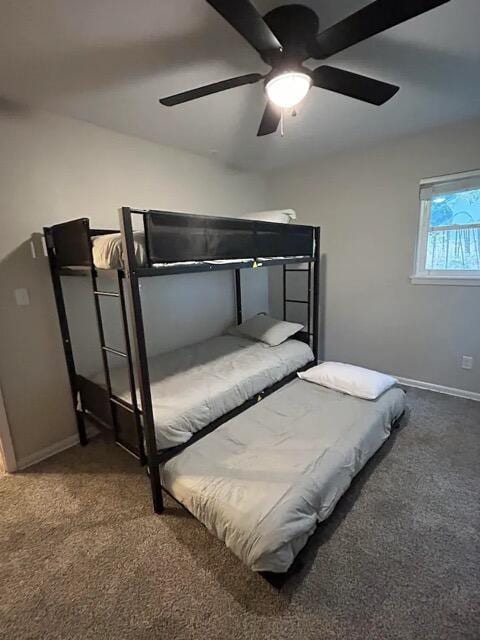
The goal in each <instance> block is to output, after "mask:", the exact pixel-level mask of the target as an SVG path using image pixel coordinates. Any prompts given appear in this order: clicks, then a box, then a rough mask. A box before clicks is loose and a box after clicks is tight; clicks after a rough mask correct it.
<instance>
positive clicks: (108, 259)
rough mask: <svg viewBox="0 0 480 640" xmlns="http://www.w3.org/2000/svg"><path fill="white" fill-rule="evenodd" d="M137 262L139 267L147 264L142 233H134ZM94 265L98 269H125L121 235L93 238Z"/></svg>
mask: <svg viewBox="0 0 480 640" xmlns="http://www.w3.org/2000/svg"><path fill="white" fill-rule="evenodd" d="M133 246H134V248H135V260H136V263H137V265H138V266H139V267H143V266H144V265H146V264H147V253H146V251H145V234H144V233H143V232H141V231H135V232H134V233H133ZM92 257H93V264H94V265H95V267H96V268H97V269H123V268H124V266H125V262H124V260H123V245H122V234H121V233H105V234H102V235H98V236H92Z"/></svg>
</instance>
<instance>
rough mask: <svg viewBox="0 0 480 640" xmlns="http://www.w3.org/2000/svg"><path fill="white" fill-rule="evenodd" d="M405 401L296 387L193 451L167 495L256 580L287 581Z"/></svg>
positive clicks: (168, 470)
mask: <svg viewBox="0 0 480 640" xmlns="http://www.w3.org/2000/svg"><path fill="white" fill-rule="evenodd" d="M404 406H405V394H404V392H403V391H402V390H401V389H399V388H392V389H389V390H388V391H386V392H385V393H384V394H383V395H382V396H381V397H380V398H378V399H377V400H375V401H370V400H361V399H359V398H354V397H351V396H348V395H345V394H342V393H339V392H336V391H331V390H329V389H326V388H324V387H320V386H318V385H315V384H312V383H309V382H305V381H302V380H299V379H297V380H295V381H293V382H291V383H289V384H287V385H286V386H285V387H283V388H281V389H280V390H278V391H276V392H275V393H273V394H272V395H270V396H268V397H267V398H265V399H264V400H262V402H260V403H258V404H256V405H254V406H253V407H251V408H250V409H248V410H246V411H244V412H243V413H241V414H240V415H238V416H236V417H235V418H233V419H231V420H229V421H228V422H227V423H225V424H224V425H222V426H221V427H219V428H218V429H217V430H216V431H214V432H212V433H210V434H209V435H207V436H206V437H205V438H203V439H201V440H199V441H198V442H196V443H195V444H193V445H192V446H190V447H188V448H187V449H185V450H184V451H183V452H181V453H180V454H179V455H177V456H176V457H174V458H172V459H171V460H169V461H168V462H167V463H165V465H164V466H163V468H162V484H163V486H164V487H165V488H166V489H167V490H168V491H169V492H170V493H171V494H172V495H173V496H174V497H175V498H176V499H177V500H178V501H179V502H181V503H182V504H183V505H184V506H185V507H186V508H187V509H188V510H189V511H190V512H191V513H192V514H193V515H194V516H195V517H196V518H198V520H200V522H202V523H203V524H204V525H205V526H206V527H207V528H208V529H209V530H210V531H211V532H212V533H214V534H215V535H216V536H218V538H220V539H221V540H222V541H223V542H225V544H226V545H227V547H229V548H230V549H231V550H232V551H233V552H234V553H235V554H236V555H237V556H238V557H239V558H240V559H241V560H242V561H243V562H244V563H245V564H246V565H247V566H249V567H250V568H251V569H253V570H255V571H272V572H284V571H287V569H288V568H289V566H290V565H291V563H292V561H293V559H294V558H295V556H296V554H297V553H298V552H299V551H300V549H301V548H302V547H303V546H304V545H305V543H306V542H307V540H308V538H309V536H310V535H311V534H312V533H313V531H314V529H315V527H316V525H317V523H319V522H321V521H322V520H325V518H327V517H328V516H329V515H330V514H331V512H332V511H333V509H334V507H335V505H336V503H337V501H338V500H339V498H340V497H341V496H342V494H343V493H344V492H345V490H346V489H347V488H348V486H349V485H350V482H351V480H352V478H353V477H354V476H355V475H356V473H358V471H360V469H361V468H362V467H363V466H364V464H365V463H366V462H367V460H368V459H369V458H370V457H371V456H372V455H373V454H374V453H375V451H377V449H378V448H379V447H380V446H381V445H382V444H383V442H384V441H385V440H386V439H387V438H388V437H389V435H390V430H391V425H392V422H394V421H395V420H396V419H397V418H398V417H399V416H400V415H401V414H402V412H403V410H404Z"/></svg>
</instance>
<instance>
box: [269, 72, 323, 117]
mask: <svg viewBox="0 0 480 640" xmlns="http://www.w3.org/2000/svg"><path fill="white" fill-rule="evenodd" d="M311 85H312V79H311V78H310V76H308V75H307V74H306V73H300V72H298V71H289V72H287V73H282V74H281V75H279V76H275V77H274V78H272V79H271V80H269V81H268V82H267V85H266V87H265V89H266V91H267V96H268V97H269V99H270V100H271V101H272V102H273V103H274V104H276V105H277V106H278V107H284V108H288V107H294V106H295V105H296V104H298V103H299V102H301V101H302V100H303V99H304V98H305V96H306V95H307V93H308V92H309V90H310V87H311Z"/></svg>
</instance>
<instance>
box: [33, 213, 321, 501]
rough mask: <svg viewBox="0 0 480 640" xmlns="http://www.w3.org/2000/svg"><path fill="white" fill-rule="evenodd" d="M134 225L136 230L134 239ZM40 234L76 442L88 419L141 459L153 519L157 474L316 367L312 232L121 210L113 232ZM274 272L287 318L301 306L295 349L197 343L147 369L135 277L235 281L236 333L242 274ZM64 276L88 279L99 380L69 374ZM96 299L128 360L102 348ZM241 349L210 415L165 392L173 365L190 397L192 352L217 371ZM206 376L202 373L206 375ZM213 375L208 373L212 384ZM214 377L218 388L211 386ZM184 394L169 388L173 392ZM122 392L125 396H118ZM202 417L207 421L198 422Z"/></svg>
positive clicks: (65, 229)
mask: <svg viewBox="0 0 480 640" xmlns="http://www.w3.org/2000/svg"><path fill="white" fill-rule="evenodd" d="M134 224H135V227H136V229H138V227H140V230H135V231H134ZM44 234H45V242H46V247H47V254H48V258H49V263H50V271H51V276H52V282H53V289H54V294H55V300H56V304H57V310H58V316H59V321H60V329H61V333H62V338H63V346H64V351H65V357H66V362H67V368H68V374H69V380H70V386H71V393H72V400H73V404H74V409H75V414H76V419H77V427H78V432H79V438H80V442H81V443H82V444H86V443H87V435H86V429H85V418H88V419H89V420H92V421H93V422H95V423H96V424H97V425H98V426H100V427H101V428H107V429H110V430H113V433H114V437H115V440H116V442H117V443H118V444H119V445H121V446H122V447H124V448H125V449H127V450H128V451H129V452H130V453H132V454H133V455H135V456H136V457H138V458H139V459H140V462H141V464H144V465H145V464H146V466H147V470H148V474H149V477H150V483H151V489H152V499H153V504H154V510H155V512H157V513H161V512H162V510H163V499H162V489H161V483H160V471H159V465H161V464H163V463H164V462H165V461H166V460H168V459H170V458H171V457H173V456H175V455H177V454H178V453H179V452H180V451H181V450H182V449H183V448H184V447H186V446H190V445H191V444H193V443H194V442H196V441H197V440H198V439H200V438H203V437H204V436H205V435H207V434H208V433H210V432H211V431H213V430H215V429H216V428H217V427H218V426H220V425H221V424H223V423H224V422H226V421H227V420H229V419H230V418H231V417H233V415H236V414H237V413H239V412H240V411H243V410H245V409H246V408H247V407H249V406H251V405H252V404H254V403H255V402H258V401H259V400H260V399H262V398H264V397H266V396H267V395H269V394H270V393H272V392H273V391H275V390H276V389H278V388H280V387H281V386H283V385H284V384H286V383H288V382H289V381H290V380H292V379H293V378H294V376H295V375H296V372H297V371H298V370H300V369H302V368H304V367H305V366H309V364H311V363H316V362H317V360H318V306H319V299H318V294H319V292H318V289H319V250H320V229H319V228H314V227H309V226H305V225H286V224H280V223H275V222H264V221H259V220H249V219H238V218H224V217H216V216H215V217H214V216H202V215H191V214H185V213H172V212H165V211H153V210H140V209H132V208H129V207H124V208H122V210H121V211H120V231H118V230H115V229H94V228H91V227H90V223H89V220H88V218H80V219H77V220H71V221H68V222H65V223H61V224H56V225H54V226H52V227H45V228H44ZM272 265H282V268H283V294H284V295H283V299H284V301H283V309H284V316H285V317H286V315H287V307H288V305H289V304H295V305H298V304H302V305H306V317H307V322H306V327H305V330H303V331H301V332H299V333H298V334H296V335H295V336H294V339H293V340H289V341H287V343H285V344H282V345H279V347H274V348H269V349H263V350H262V349H261V347H259V346H258V345H257V344H254V343H251V344H250V345H248V346H247V344H246V341H245V340H242V338H240V337H234V336H222V337H219V338H217V339H214V340H213V342H210V344H207V345H193V346H191V347H188V348H186V349H184V350H183V352H182V350H178V351H177V352H173V353H171V354H163V356H162V357H160V358H151V359H150V361H149V358H148V354H147V346H146V339H145V329H144V320H143V313H142V305H141V297H140V281H141V279H142V278H152V277H162V276H165V275H175V274H184V273H201V272H214V271H223V270H229V271H232V272H233V274H234V283H235V301H236V321H237V324H240V323H241V322H242V318H243V312H242V279H241V270H242V269H258V268H262V267H264V266H272ZM291 270H294V271H296V272H297V273H301V274H303V276H304V277H305V278H306V283H307V287H306V291H307V295H306V299H305V300H296V299H294V298H288V297H287V295H286V290H287V283H288V274H289V272H290V271H291ZM104 273H108V274H109V276H110V277H112V278H114V280H115V281H116V289H115V291H111V290H108V291H105V290H102V289H100V288H99V275H100V274H104ZM63 277H88V278H89V279H90V281H91V285H92V293H93V298H94V305H95V313H96V319H97V324H98V334H99V339H100V348H101V355H102V363H103V375H102V380H103V381H102V380H100V378H95V377H94V378H93V379H92V378H91V377H86V376H84V375H80V374H79V373H77V371H76V368H75V359H74V355H73V348H72V343H71V337H70V330H69V326H68V319H67V312H66V307H65V298H64V292H63V290H62V278H63ZM124 285H125V286H124ZM103 296H107V297H109V296H115V297H117V298H118V299H119V301H120V308H121V320H122V325H123V334H124V343H125V351H119V350H118V349H115V348H112V347H111V346H109V345H108V344H107V343H106V339H105V335H106V332H105V327H104V321H103V318H102V309H101V304H100V299H101V298H102V297H103ZM242 342H243V343H244V344H242V347H244V348H242V349H240V364H239V366H237V367H227V368H226V369H227V370H228V371H230V374H229V375H227V376H226V378H225V376H224V379H223V380H222V381H221V383H220V384H217V386H216V388H214V389H213V392H214V395H213V396H212V395H210V396H209V397H208V400H209V402H207V403H206V404H207V405H208V407H209V411H203V412H202V411H199V408H200V409H201V408H202V397H201V396H202V394H201V393H198V392H197V394H196V400H195V401H192V402H191V403H190V405H189V403H188V402H187V394H186V393H185V394H181V392H180V393H178V392H177V395H176V396H175V394H174V393H172V385H171V383H169V378H171V375H169V374H171V373H172V371H175V367H176V366H178V364H179V363H182V366H180V368H183V369H187V373H186V374H185V377H184V380H183V382H184V383H185V386H186V387H187V388H188V386H189V383H190V387H191V386H192V385H193V386H195V385H198V384H199V383H200V380H199V378H198V376H197V377H196V378H195V377H193V378H192V377H191V376H190V378H189V375H188V367H185V366H184V364H185V360H190V364H191V365H192V366H191V367H190V369H192V370H194V369H195V367H194V366H193V365H194V364H195V351H197V358H200V359H202V358H203V356H204V354H205V352H210V353H213V356H214V357H213V358H212V360H213V361H214V362H217V363H218V357H216V356H218V355H219V354H221V355H222V356H223V357H224V358H226V360H227V362H230V363H231V357H233V355H231V356H229V352H231V353H232V354H234V353H236V352H238V351H239V349H238V346H239V343H242ZM109 355H114V356H117V357H120V358H123V359H124V361H125V366H124V367H123V368H121V369H112V368H111V367H110V365H109V359H108V357H109ZM232 371H233V372H234V374H235V375H233V374H232V373H231V372H232ZM239 372H240V373H239ZM205 373H206V372H205V368H204V369H203V370H202V377H203V376H204V375H205ZM216 373H218V372H215V371H213V372H212V378H213V377H214V376H215V374H216ZM215 377H216V380H217V382H218V380H219V376H218V375H216V376H215ZM170 382H171V381H170ZM181 386H182V385H181V384H178V381H177V385H176V387H177V389H178V388H179V387H181ZM207 386H208V385H207ZM113 388H115V390H116V393H114V392H113ZM118 388H120V389H123V391H124V392H123V393H122V391H120V392H118V391H117V389H118ZM197 391H198V389H197ZM209 393H210V394H211V393H212V385H210V389H209ZM152 396H154V397H153V398H152ZM162 397H163V399H164V400H165V398H169V400H170V405H175V404H176V405H177V408H179V405H180V404H181V405H182V407H181V408H179V410H178V411H177V412H176V413H175V415H173V416H172V415H171V412H170V415H169V418H168V420H167V422H166V420H165V418H166V413H165V412H163V413H160V415H157V416H156V415H155V414H156V411H155V401H156V400H157V399H158V398H160V403H161V398H162ZM163 404H164V403H163ZM212 407H214V408H213V409H212ZM157 413H158V412H157ZM199 413H203V418H202V419H200V420H199V419H198V414H199ZM167 414H168V412H167ZM156 418H157V419H156ZM185 422H187V423H188V422H190V428H186V429H185V428H184V429H183V430H182V429H179V428H178V425H179V424H185ZM193 422H195V424H194V425H193V424H192V423H193Z"/></svg>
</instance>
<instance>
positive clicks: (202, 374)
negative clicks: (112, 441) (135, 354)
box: [97, 335, 313, 449]
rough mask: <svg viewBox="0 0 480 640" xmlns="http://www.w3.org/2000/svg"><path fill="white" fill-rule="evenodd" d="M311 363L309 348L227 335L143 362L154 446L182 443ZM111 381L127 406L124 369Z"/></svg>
mask: <svg viewBox="0 0 480 640" xmlns="http://www.w3.org/2000/svg"><path fill="white" fill-rule="evenodd" d="M311 360H313V353H312V350H311V349H310V347H309V346H308V345H306V344H305V343H303V342H300V341H299V340H287V341H286V342H283V343H282V344H280V345H278V346H277V347H269V346H267V345H266V344H263V343H262V342H257V341H253V340H250V339H248V338H243V337H239V336H231V335H224V336H217V337H215V338H211V339H210V340H204V341H203V342H199V343H197V344H193V345H190V346H188V347H183V348H181V349H176V350H175V351H171V352H169V353H164V354H161V355H158V356H155V357H152V358H149V361H148V364H149V371H150V388H151V393H152V406H153V414H154V420H155V434H156V438H157V445H158V448H159V449H163V448H168V447H173V446H176V445H178V444H182V443H184V442H187V440H189V439H190V438H191V436H192V434H193V433H195V432H196V431H198V430H199V429H202V428H203V427H205V426H206V425H207V424H209V423H210V422H212V420H215V419H216V418H219V417H220V416H222V415H224V414H225V413H227V412H228V411H231V410H232V409H235V408H236V407H238V406H240V405H241V404H242V403H243V402H245V401H246V400H248V399H249V398H251V397H253V396H254V395H255V394H256V393H259V392H260V391H262V390H263V389H265V388H267V387H269V386H270V385H272V384H274V383H275V382H278V381H279V380H281V379H282V378H284V377H285V376H286V375H288V374H289V373H292V372H293V371H296V370H297V369H299V368H300V367H302V366H304V365H305V364H307V363H308V362H310V361H311ZM102 379H103V376H98V377H97V381H100V380H102ZM111 380H112V388H113V390H114V392H115V393H116V394H117V395H118V396H120V397H121V398H123V399H124V400H126V401H127V402H130V400H131V398H130V391H129V380H128V371H127V368H126V367H119V368H116V369H112V370H111Z"/></svg>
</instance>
